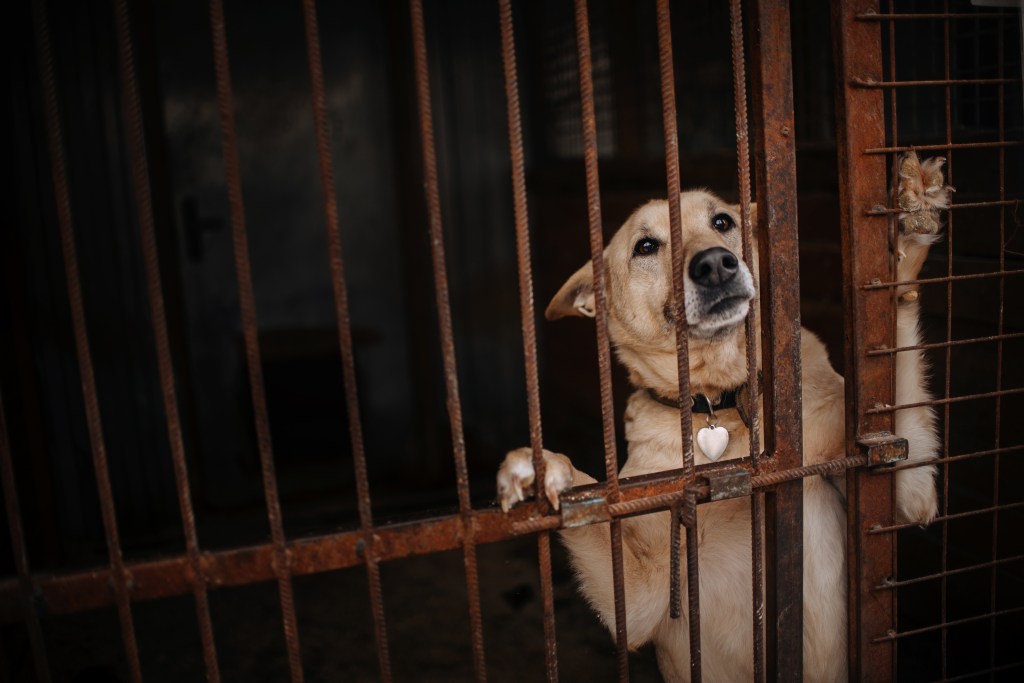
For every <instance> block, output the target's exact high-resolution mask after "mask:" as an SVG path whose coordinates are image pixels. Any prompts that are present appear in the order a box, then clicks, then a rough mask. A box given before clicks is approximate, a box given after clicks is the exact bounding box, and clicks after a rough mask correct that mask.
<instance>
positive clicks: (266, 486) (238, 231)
mask: <svg viewBox="0 0 1024 683" xmlns="http://www.w3.org/2000/svg"><path fill="white" fill-rule="evenodd" d="M210 30H211V33H212V34H213V59H214V71H215V73H216V80H217V106H218V110H219V115H220V134H221V145H222V148H223V154H224V172H225V175H226V179H227V185H228V203H229V207H230V214H231V239H232V244H233V247H234V252H235V276H236V278H237V280H238V303H239V307H240V308H241V316H242V335H243V339H244V343H245V357H246V365H247V368H248V371H249V389H250V393H251V395H252V408H253V416H254V422H255V428H256V439H257V446H258V449H259V456H260V469H261V471H262V475H263V491H264V498H265V500H266V503H267V520H268V522H269V524H270V536H271V541H272V543H273V545H274V560H273V565H274V574H275V576H276V577H277V584H278V594H279V595H280V600H281V615H282V619H281V620H282V626H283V628H284V636H285V645H286V647H287V653H288V668H289V671H290V673H291V679H292V683H302V680H303V672H302V651H301V649H300V646H299V632H298V624H297V619H296V616H295V596H294V593H293V592H292V577H291V570H290V562H291V560H290V556H289V553H288V550H287V548H286V547H285V535H284V524H283V522H282V519H281V504H280V500H279V499H278V493H277V476H276V474H275V472H274V454H273V446H272V443H271V438H270V420H269V417H268V414H267V399H266V393H265V391H264V387H263V368H262V365H261V364H260V346H259V343H260V342H259V330H258V327H257V323H256V301H255V297H254V294H253V284H252V267H251V265H250V261H249V243H248V237H247V236H246V223H245V204H244V201H243V197H242V172H241V165H240V161H239V158H238V145H237V142H236V131H235V109H234V95H233V92H232V86H231V68H230V63H229V60H228V44H227V31H226V28H225V22H224V5H223V2H222V0H210Z"/></svg>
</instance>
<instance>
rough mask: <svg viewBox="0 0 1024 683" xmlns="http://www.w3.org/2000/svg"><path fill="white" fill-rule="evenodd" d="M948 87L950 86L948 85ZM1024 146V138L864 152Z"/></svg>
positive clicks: (948, 143) (882, 152) (872, 148)
mask: <svg viewBox="0 0 1024 683" xmlns="http://www.w3.org/2000/svg"><path fill="white" fill-rule="evenodd" d="M947 87H948V86H947ZM1021 146H1024V140H1001V141H989V142H947V143H945V144H935V145H903V146H899V147H897V146H893V147H868V148H866V149H864V150H863V153H864V154H894V153H902V152H910V151H914V150H917V151H918V152H936V151H939V152H941V151H952V150H955V149H996V148H999V147H1021Z"/></svg>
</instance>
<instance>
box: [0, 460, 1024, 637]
mask: <svg viewBox="0 0 1024 683" xmlns="http://www.w3.org/2000/svg"><path fill="white" fill-rule="evenodd" d="M737 462H738V461H729V462H727V463H715V465H714V466H713V467H708V466H701V467H700V468H698V470H697V472H698V474H701V475H703V476H701V477H699V478H698V479H697V480H696V481H695V482H689V481H687V480H686V478H685V476H684V472H683V470H681V469H679V470H670V471H666V472H659V473H656V474H651V475H644V476H639V477H628V478H626V479H622V480H621V487H620V491H621V499H620V501H619V502H618V503H614V504H608V505H607V514H606V515H605V516H604V518H603V521H607V520H608V519H610V518H616V519H621V518H624V517H630V516H634V515H642V514H648V513H650V512H658V511H661V510H668V509H669V508H671V507H672V506H673V505H675V504H676V503H678V502H680V501H682V500H683V498H684V497H685V495H686V492H687V489H692V491H693V493H694V494H695V497H696V502H697V504H703V503H705V502H711V501H712V500H714V499H716V498H715V495H716V493H715V491H713V490H712V489H713V487H712V485H711V483H710V482H712V481H725V480H726V479H725V478H724V477H723V476H719V473H721V474H722V475H725V474H728V471H729V470H735V469H739V468H738V467H737V465H736V463H737ZM867 462H868V460H867V457H866V456H865V455H863V454H861V455H857V456H855V457H852V458H845V459H840V460H832V461H828V462H826V463H821V464H818V465H808V466H806V467H801V468H795V469H791V470H780V471H778V472H767V473H762V474H759V475H755V476H751V477H749V483H750V489H749V490H743V491H740V492H739V493H736V494H735V495H750V493H751V492H752V491H756V492H764V491H765V490H767V489H769V488H771V487H773V486H776V485H778V484H780V483H784V482H786V481H791V480H793V479H795V478H798V477H807V476H820V475H828V474H834V473H838V472H840V471H842V470H843V469H850V468H855V467H862V466H864V465H866V464H867ZM587 489H590V490H593V491H596V492H597V494H598V495H600V494H601V493H602V492H603V490H604V489H603V487H602V486H601V485H600V484H594V485H591V486H587V487H578V488H576V489H573V492H574V493H578V492H581V491H584V490H587ZM565 495H567V494H563V498H564V497H565ZM733 497H734V496H733ZM1021 505H1024V503H1022V504H1021ZM1006 507H1007V506H1004V509H1006ZM473 517H474V520H475V522H474V523H475V527H476V529H477V537H476V538H477V541H478V542H479V543H495V542H499V541H506V540H509V539H511V538H516V537H519V536H522V535H523V534H527V533H535V532H536V531H540V530H545V529H546V530H552V531H553V530H557V529H559V528H562V520H561V519H560V518H559V517H558V516H554V515H547V514H543V512H542V509H541V507H540V505H539V504H538V503H537V502H535V501H527V502H525V503H521V504H519V505H517V506H516V507H515V508H513V509H512V511H511V512H510V513H508V514H505V513H503V512H501V510H500V509H497V508H490V509H485V510H474V511H473ZM538 522H539V523H538ZM374 534H375V535H376V538H375V549H376V553H377V558H378V560H379V561H380V562H385V561H388V560H395V559H401V558H407V557H412V556H416V555H423V554H427V553H434V552H441V551H446V550H454V549H457V548H459V547H460V546H461V545H462V519H461V517H460V516H459V515H457V514H453V515H446V516H442V517H425V518H417V519H412V520H409V521H405V522H396V523H391V524H385V525H381V526H376V527H374ZM365 547H366V546H365V542H364V535H363V532H362V530H361V529H354V530H352V531H346V532H340V533H334V534H327V535H323V536H312V537H308V538H302V539H296V540H292V541H289V542H288V545H287V549H288V554H289V556H290V557H291V560H292V573H293V574H294V575H296V576H304V575H309V574H318V573H322V572H327V571H334V570H338V569H345V568H348V567H356V566H359V565H361V564H363V563H364V559H363V553H364V551H365ZM274 553H275V548H274V545H273V544H272V543H264V544H260V545H255V546H247V547H243V548H234V549H230V550H221V551H216V552H203V553H202V554H201V556H200V560H201V563H202V568H203V576H205V577H206V581H207V583H208V585H209V586H211V587H213V588H223V587H229V586H244V585H248V584H252V583H258V582H263V581H270V580H273V579H274V578H275V573H274V572H275V569H274ZM126 570H127V571H128V573H129V575H130V576H131V577H132V583H131V585H130V586H129V588H130V590H131V597H132V599H133V600H136V601H146V600H155V599H158V598H164V597H170V596H174V595H184V594H186V593H188V592H189V590H191V583H190V580H189V565H188V558H187V556H185V555H177V556H174V557H169V558H161V559H156V560H148V561H143V562H134V563H132V564H129V565H127V567H126ZM32 580H33V585H34V586H35V588H36V596H37V602H38V605H39V609H40V610H41V611H42V612H45V613H46V614H70V613H74V612H81V611H84V610H89V609H96V608H99V607H103V606H106V605H110V604H112V603H113V602H114V596H113V595H112V594H111V592H110V591H109V590H107V589H106V588H107V587H108V586H109V585H110V584H111V583H112V575H111V573H110V569H109V568H97V569H91V570H86V571H81V572H77V573H73V574H60V575H53V574H37V575H35V576H33V577H32ZM22 618H24V617H23V614H22V608H21V607H20V603H19V587H18V583H17V581H16V580H5V581H0V623H10V622H12V621H17V620H19V619H22Z"/></svg>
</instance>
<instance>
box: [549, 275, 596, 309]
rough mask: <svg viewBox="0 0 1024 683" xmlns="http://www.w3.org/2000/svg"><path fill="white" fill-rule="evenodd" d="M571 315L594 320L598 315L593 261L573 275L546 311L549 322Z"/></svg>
mask: <svg viewBox="0 0 1024 683" xmlns="http://www.w3.org/2000/svg"><path fill="white" fill-rule="evenodd" d="M570 315H578V316H585V317H587V318H593V317H594V315H596V311H595V309H594V268H593V264H592V262H591V261H587V263H586V265H584V266H583V267H582V268H580V269H579V270H577V271H576V272H575V273H573V276H572V277H571V278H569V279H568V280H567V281H566V283H565V284H564V285H562V288H561V289H559V290H558V294H555V298H553V299H552V300H551V303H549V304H548V307H547V310H545V311H544V317H545V318H547V319H548V320H558V319H559V318H564V317H566V316H570Z"/></svg>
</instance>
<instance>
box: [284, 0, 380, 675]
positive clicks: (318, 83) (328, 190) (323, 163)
mask: <svg viewBox="0 0 1024 683" xmlns="http://www.w3.org/2000/svg"><path fill="white" fill-rule="evenodd" d="M302 15H303V20H304V24H305V32H306V54H307V58H308V60H309V75H310V84H311V94H312V99H313V102H312V104H313V122H314V127H315V129H316V146H317V157H318V159H319V161H320V184H321V188H322V190H323V196H324V221H325V225H326V227H327V254H328V260H329V262H330V267H331V283H332V287H333V290H334V312H335V318H336V319H337V321H338V346H339V350H340V353H341V370H342V376H343V384H344V390H345V407H346V410H347V415H348V424H349V437H350V439H351V441H352V461H353V468H354V470H355V477H356V496H357V498H358V502H357V505H358V510H359V527H360V530H361V531H362V536H363V538H362V540H363V558H364V561H365V563H366V578H367V583H368V587H369V590H370V606H371V612H372V615H373V633H374V642H375V644H376V647H377V663H378V667H379V668H380V675H381V679H382V680H384V681H390V680H391V678H392V675H391V657H390V654H389V647H388V629H387V620H386V618H385V612H384V596H383V589H382V587H381V580H380V563H379V562H378V559H377V553H376V548H375V546H374V533H373V529H374V527H373V508H372V506H371V503H370V485H369V478H368V475H367V470H366V448H365V444H364V440H363V422H362V415H361V412H360V409H359V388H358V384H357V380H356V365H355V355H354V353H353V348H352V322H351V316H350V315H349V307H348V287H347V285H346V280H345V259H344V254H343V249H342V242H341V227H340V220H339V211H338V193H337V190H336V188H335V185H334V161H333V156H332V154H331V127H330V120H329V118H328V111H327V97H326V94H325V86H324V69H323V57H322V55H321V51H320V28H319V26H318V24H317V10H316V0H303V2H302Z"/></svg>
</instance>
